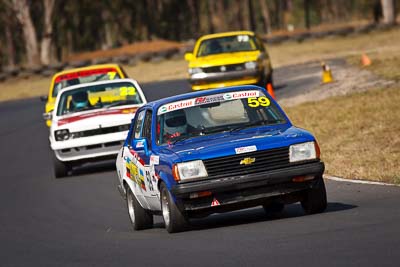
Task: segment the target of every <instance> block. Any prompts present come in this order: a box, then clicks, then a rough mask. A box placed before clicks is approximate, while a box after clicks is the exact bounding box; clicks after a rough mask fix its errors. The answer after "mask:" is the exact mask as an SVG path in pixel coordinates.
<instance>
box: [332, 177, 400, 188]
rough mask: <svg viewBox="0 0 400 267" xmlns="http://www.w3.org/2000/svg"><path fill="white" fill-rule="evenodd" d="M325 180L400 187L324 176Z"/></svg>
mask: <svg viewBox="0 0 400 267" xmlns="http://www.w3.org/2000/svg"><path fill="white" fill-rule="evenodd" d="M324 178H325V179H328V180H333V181H338V182H348V183H355V184H369V185H386V186H399V185H397V184H389V183H381V182H371V181H365V180H354V179H345V178H341V177H336V176H330V175H324Z"/></svg>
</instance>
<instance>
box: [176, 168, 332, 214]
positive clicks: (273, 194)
mask: <svg viewBox="0 0 400 267" xmlns="http://www.w3.org/2000/svg"><path fill="white" fill-rule="evenodd" d="M324 170H325V166H324V163H323V162H313V163H307V164H302V165H297V166H291V167H287V168H283V169H278V170H273V171H267V172H262V173H257V174H250V175H244V176H238V177H229V178H221V179H215V180H213V179H209V180H203V181H196V182H190V183H182V184H178V185H175V186H173V187H172V188H171V192H172V193H173V194H174V195H175V196H176V197H177V200H178V201H177V202H178V206H179V207H180V208H181V209H182V210H185V211H189V212H191V211H193V212H196V211H203V212H207V211H208V212H210V213H213V212H224V211H228V210H232V209H237V208H245V207H251V206H257V205H262V204H263V203H266V202H267V201H268V199H270V198H279V197H282V196H285V195H290V194H292V193H296V192H301V191H304V190H306V189H308V188H311V187H312V186H313V185H314V183H315V181H316V179H322V178H321V177H322V174H323V172H324ZM296 177H297V178H298V177H311V179H310V180H305V181H302V182H294V181H293V178H296ZM206 191H209V192H211V193H212V195H211V196H207V197H199V198H190V196H191V194H192V193H199V192H206ZM215 199H216V200H217V201H218V205H216V206H215V205H212V202H213V201H214V200H215Z"/></svg>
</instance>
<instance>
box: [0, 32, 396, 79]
mask: <svg viewBox="0 0 400 267" xmlns="http://www.w3.org/2000/svg"><path fill="white" fill-rule="evenodd" d="M393 27H397V26H396V25H381V24H367V25H363V26H358V27H350V26H349V27H342V28H338V29H333V30H326V31H316V32H312V31H310V32H308V31H307V32H299V33H288V34H283V35H276V36H267V37H264V38H263V41H264V42H265V43H266V44H269V45H278V44H281V43H284V42H303V41H305V40H309V39H319V38H325V37H328V36H346V35H350V34H365V33H369V32H370V31H372V30H388V29H391V28H393ZM192 50H193V42H187V44H186V45H183V46H182V47H181V48H169V49H164V50H160V51H157V52H141V53H135V54H124V55H118V56H114V57H103V58H94V59H90V60H89V59H86V60H76V61H69V62H63V63H54V64H50V65H48V66H37V67H34V68H23V67H19V66H16V67H13V68H7V67H6V68H4V69H3V70H2V71H0V82H3V81H6V80H7V79H8V78H11V77H17V76H18V77H25V78H28V77H30V76H33V75H42V76H44V77H49V76H52V75H53V74H54V73H56V72H58V71H61V70H63V69H69V68H78V67H84V66H89V65H92V64H103V63H110V62H113V63H118V64H123V65H130V66H133V65H136V64H137V63H138V62H140V61H142V62H154V63H157V62H161V61H163V60H169V59H177V58H182V57H183V55H184V53H186V52H189V51H192Z"/></svg>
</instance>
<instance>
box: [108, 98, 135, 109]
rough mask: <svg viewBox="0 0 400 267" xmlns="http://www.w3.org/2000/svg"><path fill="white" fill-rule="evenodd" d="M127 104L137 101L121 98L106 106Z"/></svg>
mask: <svg viewBox="0 0 400 267" xmlns="http://www.w3.org/2000/svg"><path fill="white" fill-rule="evenodd" d="M129 104H137V103H136V101H134V100H121V101H118V102H114V103H111V104H110V105H108V106H107V108H112V107H117V106H123V105H129Z"/></svg>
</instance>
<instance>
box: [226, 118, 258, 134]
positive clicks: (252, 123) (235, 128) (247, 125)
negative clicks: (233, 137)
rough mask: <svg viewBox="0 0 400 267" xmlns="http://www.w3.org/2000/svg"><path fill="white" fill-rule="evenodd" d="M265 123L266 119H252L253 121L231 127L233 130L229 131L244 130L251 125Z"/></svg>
mask: <svg viewBox="0 0 400 267" xmlns="http://www.w3.org/2000/svg"><path fill="white" fill-rule="evenodd" d="M264 124H265V121H264V120H258V121H251V122H248V123H245V124H242V125H240V126H236V127H233V128H231V130H230V131H229V132H231V133H232V132H236V131H240V130H243V129H246V128H249V127H252V126H257V125H264Z"/></svg>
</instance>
